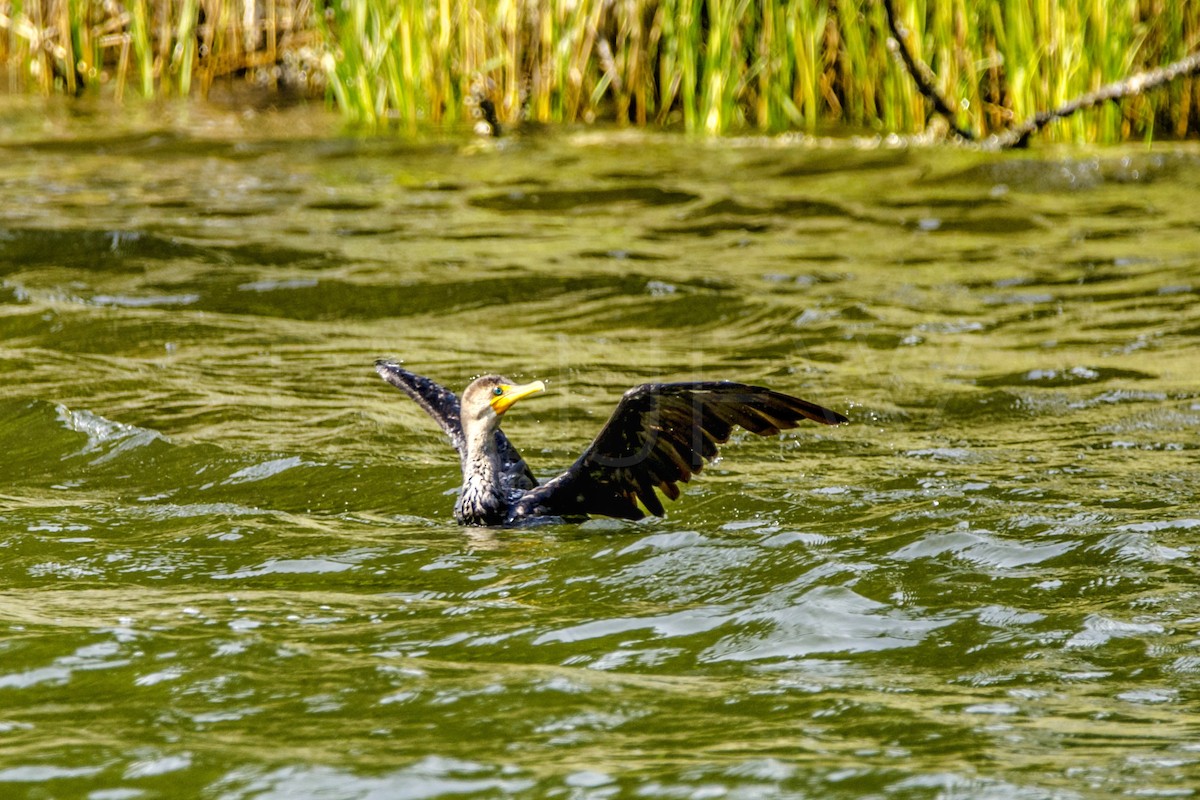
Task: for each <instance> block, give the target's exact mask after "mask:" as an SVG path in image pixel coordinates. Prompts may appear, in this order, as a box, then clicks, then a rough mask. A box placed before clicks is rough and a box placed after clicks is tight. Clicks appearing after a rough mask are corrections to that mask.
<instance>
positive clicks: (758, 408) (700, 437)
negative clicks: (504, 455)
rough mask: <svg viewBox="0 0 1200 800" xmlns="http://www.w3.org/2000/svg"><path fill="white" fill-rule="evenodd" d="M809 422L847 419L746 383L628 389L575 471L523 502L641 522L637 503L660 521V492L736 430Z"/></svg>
mask: <svg viewBox="0 0 1200 800" xmlns="http://www.w3.org/2000/svg"><path fill="white" fill-rule="evenodd" d="M804 419H811V420H815V421H816V422H821V423H824V424H826V425H838V424H840V423H843V422H846V421H847V420H846V418H845V417H843V416H842V415H841V414H838V413H837V412H835V411H830V410H829V409H827V408H822V407H821V406H818V405H816V404H815V403H810V402H808V401H807V400H801V399H800V398H798V397H791V396H790V395H786V394H781V393H779V392H774V391H771V390H770V389H765V388H763V387H761V386H749V385H747V384H743V383H730V382H726V381H720V382H715V381H714V382H701V383H647V384H643V385H641V386H638V387H636V388H633V389H630V390H629V391H628V392H626V393H625V396H624V397H622V398H621V402H620V403H618V404H617V409H616V411H614V412H613V415H612V417H611V418H610V419H609V420H608V422H607V423H606V424H605V425H604V428H603V429H602V430H601V431H600V434H599V435H598V436H597V437H596V439H595V441H593V442H592V443H591V445H589V446H588V448H587V450H585V451H584V453H583V455H582V456H580V457H579V460H578V461H576V462H575V463H574V464H573V465H572V466H571V467H570V469H568V470H567V471H566V472H564V473H563V474H562V475H560V476H558V477H557V478H555V479H553V480H551V481H547V482H546V483H545V484H544V485H543V486H540V487H538V488H536V489H534V490H533V491H531V492H530V493H529V494H527V495H526V497H525V498H522V502H521V504H522V505H523V506H524V505H526V504H528V506H529V508H530V510H533V509H534V508H536V509H537V513H541V514H556V515H562V516H569V515H574V514H604V515H606V516H610V517H623V518H625V519H641V518H642V517H643V516H645V514H644V512H643V511H642V510H641V508H639V507H638V501H641V504H642V506H644V507H645V508H646V510H647V511H650V512H651V513H652V514H656V515H658V516H662V514H663V513H664V511H663V506H662V501H661V500H660V499H659V497H658V495H657V494H656V493H655V489H657V490H659V491H661V492H662V493H663V494H664V495H666V496H667V497H669V498H671V499H672V500H674V499H676V498H677V497H679V486H678V485H677V484H678V483H679V482H680V481H682V482H684V483H686V482H687V481H688V480H689V479H690V478H691V477H692V475H693V474H694V473H697V472H699V471H700V470H701V469H702V468H703V466H704V462H705V461H706V460H709V459H712V458H713V457H715V456H716V454H717V445H718V444H722V443H724V442H725V441H727V440H728V439H729V435H730V433H731V432H732V430H733V428H734V426H735V425H739V426H741V427H743V428H745V429H746V430H748V431H750V432H751V433H756V434H758V435H760V436H770V435H773V434H776V433H779V432H780V431H781V430H786V429H788V428H794V427H796V426H797V425H799V424H800V422H801V421H802V420H804Z"/></svg>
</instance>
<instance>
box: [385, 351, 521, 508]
mask: <svg viewBox="0 0 1200 800" xmlns="http://www.w3.org/2000/svg"><path fill="white" fill-rule="evenodd" d="M375 371H376V372H378V373H379V377H381V378H383V379H384V380H385V381H387V382H388V383H390V384H391V385H392V386H395V387H396V388H397V389H399V390H400V391H402V392H404V393H405V394H407V395H408V396H409V397H411V398H412V399H413V400H415V401H416V403H417V405H419V406H420V407H421V408H423V409H425V412H426V413H427V414H429V416H431V417H433V419H434V420H435V421H436V422H437V424H438V425H440V426H442V430H443V431H445V432H446V435H447V436H449V437H450V444H452V445H454V449H455V450H457V451H458V454H459V456H460V457H461V456H462V454H463V453H464V452H465V450H466V440H465V439H464V438H463V429H462V418H461V414H460V410H459V409H460V406H459V402H458V395H456V394H455V393H454V392H452V391H450V390H449V389H447V388H446V387H444V386H441V385H440V384H438V383H437V382H436V381H434V380H432V379H430V378H426V377H425V376H423V375H418V374H416V373H415V372H409V371H408V370H406V369H404V368H403V367H401V366H400V365H399V364H397V363H395V362H394V361H387V360H385V359H382V358H381V359H379V360H378V361H376V362H375ZM496 448H497V450H498V451H499V453H500V459H501V461H503V463H504V472H505V473H506V474H512V475H516V476H517V477H522V476H523V477H524V478H525V479H526V480H520V481H517V483H516V485H524V486H537V479H536V478H534V477H533V472H531V471H530V469H529V466H528V465H527V464H526V463H525V460H524V459H523V458H521V454H520V453H519V452H517V448H515V447H513V445H512V443H511V442H509V441H508V437H507V436H505V435H504V432H503V431H502V430H500V429H499V428H497V429H496Z"/></svg>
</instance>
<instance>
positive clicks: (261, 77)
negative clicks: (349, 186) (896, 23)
mask: <svg viewBox="0 0 1200 800" xmlns="http://www.w3.org/2000/svg"><path fill="white" fill-rule="evenodd" d="M897 6H898V8H899V10H900V13H901V15H902V17H903V19H902V22H903V24H904V26H905V27H906V28H907V29H908V31H909V36H910V40H909V41H908V42H907V44H908V46H909V48H910V49H911V50H912V51H913V52H914V53H915V54H916V55H917V56H918V57H919V58H920V59H922V60H923V61H925V62H926V63H928V64H929V65H930V67H931V68H932V70H933V72H934V73H935V75H936V76H937V79H938V81H939V85H940V89H941V91H942V93H943V94H944V95H945V96H947V97H949V98H952V99H954V100H956V101H958V102H960V103H961V107H960V109H959V113H960V119H959V122H960V123H962V124H965V125H967V126H969V127H971V128H973V129H974V130H976V131H979V132H980V133H985V134H986V133H987V132H989V131H996V130H998V129H1001V128H1003V127H1004V126H1006V125H1008V124H1011V123H1012V122H1014V121H1019V120H1021V119H1023V118H1025V117H1026V116H1028V115H1030V114H1033V113H1035V112H1037V111H1040V110H1046V109H1048V108H1051V107H1053V106H1055V105H1057V104H1059V103H1062V102H1063V101H1065V100H1067V99H1068V98H1070V97H1072V96H1075V95H1078V94H1081V93H1083V92H1087V91H1091V90H1094V89H1096V88H1097V87H1099V86H1100V85H1103V84H1104V83H1108V82H1110V81H1114V80H1117V79H1119V78H1121V77H1123V76H1125V75H1128V74H1129V73H1131V72H1133V71H1135V70H1138V69H1145V68H1150V67H1154V66H1159V65H1162V64H1165V63H1167V62H1169V61H1171V60H1174V59H1177V58H1180V57H1181V56H1183V55H1185V54H1186V53H1188V52H1191V51H1194V50H1195V49H1196V48H1198V47H1200V3H1195V2H1192V1H1191V0H979V1H978V2H972V0H897ZM0 30H2V34H0V58H2V59H3V63H4V64H5V65H7V71H8V73H9V75H10V83H12V84H14V85H24V86H28V87H32V88H36V89H38V90H40V91H43V92H53V91H60V92H66V93H75V92H79V91H85V90H92V89H94V87H100V90H101V91H109V92H111V93H112V94H113V96H115V97H116V98H117V99H121V98H123V97H124V96H125V95H126V93H127V87H129V88H132V89H133V90H134V91H135V92H136V93H137V94H139V95H141V96H144V97H155V96H159V95H181V96H186V95H190V94H196V93H201V94H203V93H205V92H207V91H208V90H209V88H210V87H211V86H212V85H213V83H214V82H215V81H219V80H227V81H246V82H252V83H256V84H261V85H266V86H271V87H274V86H276V85H277V84H280V83H282V84H285V85H287V86H288V87H291V88H295V87H296V85H297V78H296V77H295V76H296V75H297V74H298V75H300V76H302V78H301V79H300V84H301V89H302V90H307V91H308V92H309V93H312V92H314V91H315V92H323V93H324V94H325V95H326V96H327V97H328V98H329V99H330V101H331V102H332V103H333V105H335V106H336V107H337V109H338V110H339V112H340V113H341V114H343V115H344V117H345V118H346V120H347V121H348V122H349V123H351V124H353V125H357V126H362V127H365V128H380V127H385V126H399V127H402V128H405V129H408V130H416V129H417V128H419V127H420V126H423V125H427V124H440V123H445V124H457V123H460V122H463V121H467V120H470V119H471V117H472V114H473V113H474V112H476V111H478V110H479V109H481V108H485V107H490V108H494V109H495V115H496V117H498V119H499V121H500V123H501V124H502V125H512V124H517V123H521V122H524V121H532V122H551V123H566V124H571V123H578V122H583V123H589V122H593V121H597V120H599V121H604V120H609V121H613V122H616V123H617V124H635V125H649V124H654V125H668V126H679V127H682V128H683V129H685V130H687V131H691V132H696V133H707V134H720V133H728V132H732V131H739V130H746V129H757V130H762V131H768V132H770V131H781V130H789V129H792V130H795V129H798V130H804V131H809V132H815V131H819V130H821V129H823V128H825V127H827V126H836V125H850V126H854V127H855V128H859V129H865V130H875V131H879V132H890V131H895V132H915V131H920V130H923V129H924V128H925V126H926V124H927V121H928V115H929V109H928V108H927V105H926V101H925V99H924V98H923V97H922V96H921V95H920V93H919V92H918V90H917V88H916V86H915V85H914V83H913V81H912V80H911V79H910V77H909V76H908V75H907V73H906V72H905V71H904V68H903V66H902V65H901V64H900V63H899V62H898V61H897V60H896V58H895V57H894V55H893V54H892V53H891V52H890V51H889V49H888V46H887V40H888V28H887V25H886V18H885V16H884V9H883V8H882V5H881V4H880V3H878V2H877V1H876V0H807V1H806V2H794V0H753V2H752V0H258V1H257V2H252V1H250V0H123V1H122V0H106V2H103V3H100V2H97V0H0ZM1198 127H1200V80H1196V79H1192V80H1183V81H1178V82H1177V83H1175V84H1174V85H1172V86H1169V87H1167V88H1165V89H1160V90H1158V91H1156V92H1153V93H1151V94H1148V95H1146V96H1143V97H1133V98H1129V99H1127V100H1125V101H1123V102H1122V103H1120V104H1119V105H1115V104H1109V105H1107V106H1104V107H1101V108H1099V109H1096V110H1092V111H1088V112H1086V113H1081V114H1077V115H1075V116H1073V117H1071V118H1069V119H1067V120H1063V121H1060V122H1057V123H1055V124H1054V125H1053V126H1052V127H1051V128H1050V129H1049V130H1048V132H1047V134H1044V135H1048V136H1050V137H1052V138H1058V139H1067V140H1076V141H1084V140H1087V141H1112V140H1116V139H1121V138H1131V137H1139V136H1147V135H1151V134H1153V133H1154V132H1156V131H1158V132H1162V133H1170V134H1173V135H1185V134H1187V133H1188V132H1194V131H1196V130H1197V129H1198Z"/></svg>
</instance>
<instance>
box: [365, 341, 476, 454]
mask: <svg viewBox="0 0 1200 800" xmlns="http://www.w3.org/2000/svg"><path fill="white" fill-rule="evenodd" d="M375 371H376V372H378V373H379V377H381V378H383V379H384V380H385V381H387V382H388V383H390V384H391V385H392V386H395V387H396V388H397V389H399V390H400V391H402V392H404V393H405V394H406V395H408V396H409V397H411V398H412V399H413V400H415V401H416V402H417V405H419V406H420V407H421V408H423V409H425V413H427V414H429V416H431V417H433V419H434V421H436V422H437V424H438V425H441V426H442V430H444V431H445V432H446V435H447V436H449V437H450V444H452V445H454V449H455V450H457V451H458V452H459V453H460V454H461V453H462V452H463V449H464V447H465V446H466V445H465V440H464V439H463V429H462V421H461V418H460V416H459V404H458V395H456V394H455V393H454V392H452V391H450V390H449V389H447V388H446V387H444V386H441V385H440V384H438V383H437V382H436V381H434V380H432V379H430V378H426V377H425V376H423V375H417V374H416V373H415V372H409V371H408V370H406V369H404V368H403V367H401V366H400V365H399V364H397V363H396V362H394V361H387V360H385V359H382V358H381V359H379V360H378V361H376V362H375Z"/></svg>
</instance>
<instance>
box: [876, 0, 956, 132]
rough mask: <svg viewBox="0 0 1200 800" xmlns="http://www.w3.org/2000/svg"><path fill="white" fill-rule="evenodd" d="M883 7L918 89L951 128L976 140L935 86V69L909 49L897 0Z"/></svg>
mask: <svg viewBox="0 0 1200 800" xmlns="http://www.w3.org/2000/svg"><path fill="white" fill-rule="evenodd" d="M883 9H884V11H885V12H886V13H887V20H888V28H890V29H891V32H892V38H893V39H894V40H895V42H896V48H897V49H898V50H899V51H900V57H901V58H902V59H903V60H904V66H905V67H907V68H908V74H909V75H911V76H912V79H913V81H914V82H915V83H916V84H917V89H918V90H919V91H920V92H921V94H923V95H925V97H926V98H928V99H929V101H930V102H931V103H933V108H934V110H935V111H937V113H939V114H941V115H942V116H943V117H945V118H946V121H947V122H948V123H950V130H952V131H953V132H954V133H955V134H956V135H957V136H960V137H962V138H963V139H966V140H967V141H969V142H973V141H975V134H974V133H972V132H971V131H969V130H967V129H966V128H963V127H961V126H960V125H959V124H958V114H957V112H955V110H954V106H953V105H951V103H950V102H949V101H947V100H946V98H945V97H943V96H942V94H941V92H939V91H938V90H937V87H936V86H934V83H935V82H936V81H937V78H936V76H934V74H933V70H931V69H930V68H929V66H928V65H927V64H925V62H923V61H918V60H917V59H916V57H915V56H914V55H913V54H912V51H911V50H909V49H908V30H907V29H905V27H904V26H903V25H901V24H900V15H899V14H897V13H896V4H895V0H883Z"/></svg>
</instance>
